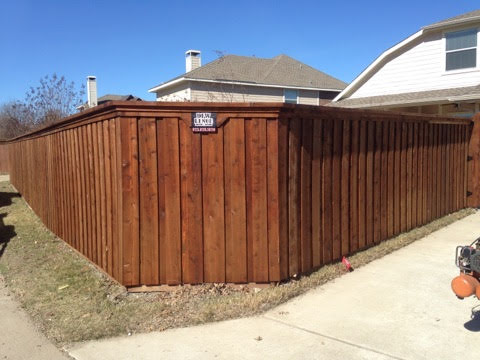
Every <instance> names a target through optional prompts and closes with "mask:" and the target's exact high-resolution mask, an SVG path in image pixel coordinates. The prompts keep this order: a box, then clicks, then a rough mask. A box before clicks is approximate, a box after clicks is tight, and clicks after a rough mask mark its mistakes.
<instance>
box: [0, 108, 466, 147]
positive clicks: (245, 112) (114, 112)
mask: <svg viewBox="0 0 480 360" xmlns="http://www.w3.org/2000/svg"><path fill="white" fill-rule="evenodd" d="M202 111H203V112H216V113H219V114H223V116H227V117H232V118H235V117H238V118H242V117H243V118H250V117H270V118H271V117H283V118H291V117H305V118H312V119H335V120H373V121H402V122H426V123H437V124H457V125H470V124H471V123H472V120H471V119H459V118H452V117H445V116H440V115H425V114H408V113H399V112H390V111H379V110H368V109H346V108H339V107H334V106H317V105H296V104H284V103H214V102H159V101H138V102H132V101H109V102H107V103H105V104H102V105H99V106H96V107H94V108H91V109H87V110H85V111H82V112H80V113H77V114H73V115H71V116H68V117H66V118H64V119H62V120H61V121H59V122H57V123H55V124H51V125H48V126H45V127H42V128H39V129H36V130H34V131H31V132H28V133H26V134H24V135H21V136H18V137H15V138H13V139H9V140H0V144H2V143H3V144H5V143H9V142H15V141H18V140H24V139H28V138H34V137H38V136H42V135H47V134H49V133H51V132H56V131H60V130H62V129H64V128H66V127H68V128H71V127H77V126H81V125H83V124H85V123H88V122H93V121H101V120H104V119H108V118H115V117H162V116H165V117H172V116H173V115H175V116H178V117H182V116H187V115H188V114H189V113H192V112H202Z"/></svg>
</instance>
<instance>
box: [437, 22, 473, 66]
mask: <svg viewBox="0 0 480 360" xmlns="http://www.w3.org/2000/svg"><path fill="white" fill-rule="evenodd" d="M467 30H474V31H475V32H476V33H477V46H476V47H469V48H464V49H455V50H448V51H447V34H451V33H455V32H459V31H467ZM479 40H480V39H479V32H478V28H477V27H466V28H460V29H455V30H449V31H444V32H443V55H442V56H443V62H442V63H443V73H444V74H457V73H462V72H469V71H476V70H478V69H479V62H480V58H479V57H480V46H479V45H480V44H479ZM469 49H476V50H477V51H476V54H477V57H476V64H475V66H474V67H469V68H461V69H452V70H447V53H452V52H457V51H462V50H469Z"/></svg>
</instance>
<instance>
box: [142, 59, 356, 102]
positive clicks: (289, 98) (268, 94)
mask: <svg viewBox="0 0 480 360" xmlns="http://www.w3.org/2000/svg"><path fill="white" fill-rule="evenodd" d="M185 54H186V71H187V72H186V73H185V74H183V75H181V76H178V77H176V78H174V79H172V80H169V81H167V82H164V83H162V84H160V85H158V86H155V87H154V88H152V89H150V90H149V92H152V93H156V99H157V101H200V102H203V101H207V102H210V101H220V102H287V103H295V104H307V105H322V104H325V103H326V102H330V101H331V100H332V99H333V98H334V97H335V96H336V95H338V94H339V93H340V91H342V90H343V89H344V88H345V87H346V86H347V84H346V83H344V82H343V81H341V80H338V79H336V78H334V77H332V76H330V75H327V74H325V73H323V72H321V71H318V70H316V69H314V68H312V67H310V66H308V65H306V64H303V63H301V62H300V61H297V60H295V59H292V58H291V57H289V56H286V55H279V56H276V57H274V58H272V59H261V58H256V57H247V56H236V55H226V56H222V57H220V58H219V59H217V60H215V61H212V62H210V63H208V64H206V65H204V66H201V57H200V56H201V54H200V51H197V50H189V51H187V52H186V53H185Z"/></svg>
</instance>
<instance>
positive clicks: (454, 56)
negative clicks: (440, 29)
mask: <svg viewBox="0 0 480 360" xmlns="http://www.w3.org/2000/svg"><path fill="white" fill-rule="evenodd" d="M445 38H446V70H447V71H448V70H456V69H467V68H474V67H476V66H477V29H469V30H462V31H455V32H451V33H447V34H445Z"/></svg>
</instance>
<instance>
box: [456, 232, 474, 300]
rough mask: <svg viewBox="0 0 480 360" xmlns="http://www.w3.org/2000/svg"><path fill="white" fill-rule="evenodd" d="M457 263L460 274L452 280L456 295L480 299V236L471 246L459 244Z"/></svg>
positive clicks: (460, 297)
mask: <svg viewBox="0 0 480 360" xmlns="http://www.w3.org/2000/svg"><path fill="white" fill-rule="evenodd" d="M455 264H456V265H457V266H458V267H459V268H460V275H459V276H457V277H456V278H454V279H453V280H452V290H453V292H454V293H455V295H457V297H458V298H459V299H464V298H466V297H469V296H472V295H475V296H476V297H477V299H480V238H478V239H476V240H475V241H474V242H473V243H472V244H471V245H470V246H457V250H456V253H455Z"/></svg>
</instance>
